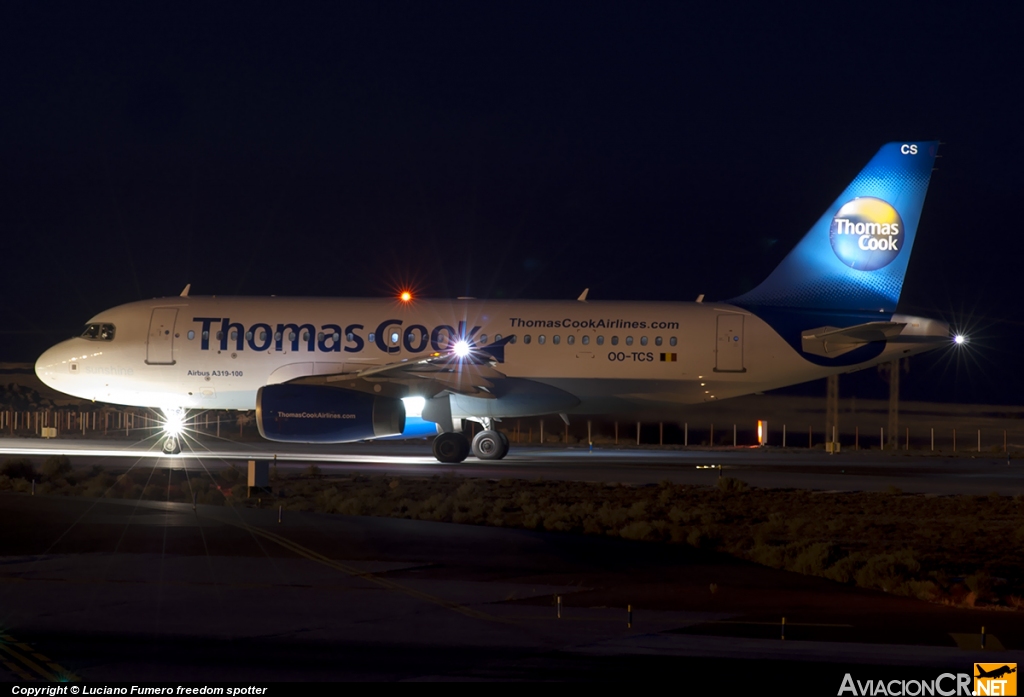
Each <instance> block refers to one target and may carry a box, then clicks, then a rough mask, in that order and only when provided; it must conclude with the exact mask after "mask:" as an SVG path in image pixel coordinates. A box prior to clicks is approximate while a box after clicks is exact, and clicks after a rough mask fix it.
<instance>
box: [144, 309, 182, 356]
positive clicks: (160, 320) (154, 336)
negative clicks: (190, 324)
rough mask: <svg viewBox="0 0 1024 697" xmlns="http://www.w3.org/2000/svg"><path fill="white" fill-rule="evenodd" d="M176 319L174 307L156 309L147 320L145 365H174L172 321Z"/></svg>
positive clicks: (176, 314)
mask: <svg viewBox="0 0 1024 697" xmlns="http://www.w3.org/2000/svg"><path fill="white" fill-rule="evenodd" d="M177 317H178V309H177V308H175V307H158V308H155V309H154V310H153V315H152V317H150V318H149V340H148V341H147V342H146V363H148V364H149V365H174V320H175V319H177Z"/></svg>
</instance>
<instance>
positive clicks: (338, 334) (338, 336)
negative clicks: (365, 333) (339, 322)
mask: <svg viewBox="0 0 1024 697" xmlns="http://www.w3.org/2000/svg"><path fill="white" fill-rule="evenodd" d="M332 336H333V337H334V340H335V341H341V334H340V333H338V332H334V334H333V335H332Z"/></svg>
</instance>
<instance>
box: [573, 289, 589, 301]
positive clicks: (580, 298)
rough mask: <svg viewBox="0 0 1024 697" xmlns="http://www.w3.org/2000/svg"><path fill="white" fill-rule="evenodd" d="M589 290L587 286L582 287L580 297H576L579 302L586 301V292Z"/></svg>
mask: <svg viewBox="0 0 1024 697" xmlns="http://www.w3.org/2000/svg"><path fill="white" fill-rule="evenodd" d="M589 292H590V289H589V288H584V289H583V292H582V293H580V297H578V298H576V299H577V300H579V301H580V302H581V303H585V302H587V293H589Z"/></svg>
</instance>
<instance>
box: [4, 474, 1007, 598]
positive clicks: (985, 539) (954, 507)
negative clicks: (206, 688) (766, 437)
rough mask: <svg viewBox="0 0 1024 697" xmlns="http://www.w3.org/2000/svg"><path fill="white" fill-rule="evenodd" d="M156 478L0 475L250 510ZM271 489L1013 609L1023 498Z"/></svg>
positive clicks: (449, 486)
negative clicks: (726, 557)
mask: <svg viewBox="0 0 1024 697" xmlns="http://www.w3.org/2000/svg"><path fill="white" fill-rule="evenodd" d="M168 476H169V474H168V471H167V470H151V469H146V470H142V469H136V470H134V471H130V472H127V473H125V474H121V475H118V476H115V475H113V474H111V473H109V472H106V471H104V470H101V469H99V468H94V469H93V470H91V471H89V472H74V471H73V470H72V468H71V466H70V463H69V462H68V461H67V458H64V457H63V456H58V457H51V458H48V459H47V460H46V461H45V462H44V463H43V464H42V466H41V468H40V469H39V470H36V469H35V466H34V464H33V463H32V462H31V461H28V460H25V459H18V460H8V461H6V462H5V463H4V464H3V465H2V466H0V491H10V490H13V491H18V492H27V491H29V489H30V487H31V480H32V479H36V480H37V484H36V493H38V494H64V495H81V496H93V497H108V498H133V499H134V498H145V499H154V500H172V501H191V500H192V497H193V495H194V496H195V497H196V499H197V500H198V502H199V503H209V504H224V503H228V504H233V505H254V504H255V501H254V500H248V499H246V487H245V484H244V474H243V472H242V471H241V470H239V469H237V468H234V467H231V468H228V469H227V470H224V471H222V472H220V473H218V478H217V480H216V481H214V480H213V479H211V478H210V476H209V475H203V476H201V477H198V476H195V475H193V476H192V477H191V479H189V480H186V479H185V478H184V476H183V475H182V474H181V473H180V472H179V473H173V474H172V475H171V476H172V477H173V479H172V480H170V481H169V480H168ZM272 478H273V480H274V481H273V482H272V484H273V486H272V489H273V495H268V494H267V493H262V494H260V496H261V497H262V499H263V505H278V504H280V505H282V506H284V508H286V509H288V510H301V511H317V512H322V513H337V514H342V515H370V516H391V517H398V518H411V519H417V520H432V521H442V522H454V523H467V524H472V525H493V526H498V527H515V528H525V529H529V530H542V531H555V532H564V533H576V534H588V535H610V536H616V537H622V538H626V539H632V540H641V541H648V542H652V543H669V544H686V545H691V546H694V547H698V548H701V549H707V550H717V551H721V552H725V553H728V554H732V555H735V556H737V557H741V558H743V559H748V560H751V561H754V562H757V563H760V564H765V565H767V566H771V567H775V568H779V569H787V570H789V571H795V572H798V573H804V574H812V575H815V576H822V577H825V578H829V579H832V580H834V581H837V582H840V583H852V584H856V585H859V586H863V587H866V588H876V589H881V590H884V591H887V592H890V593H897V594H903V595H912V596H915V597H918V598H922V599H925V600H930V601H934V602H944V603H950V604H956V605H968V606H975V605H977V606H982V605H989V606H1002V607H1010V608H1015V609H1021V608H1022V601H1021V596H1022V595H1024V558H1022V555H1021V551H1022V549H1024V499H1022V498H1021V497H1014V498H1010V497H1006V496H998V495H996V494H992V495H990V496H943V497H929V496H923V495H905V494H902V493H901V492H899V491H898V490H891V491H889V492H887V493H864V492H858V493H815V492H810V491H799V490H776V489H752V488H749V487H748V486H747V485H746V484H744V483H743V482H741V481H738V480H735V479H731V478H729V477H725V478H722V479H720V480H718V486H717V487H713V488H712V487H694V486H682V485H675V484H670V483H667V482H663V483H661V484H658V485H650V486H641V487H633V486H624V485H610V484H595V483H586V482H561V481H541V480H538V481H532V482H530V481H524V480H513V479H502V480H500V481H495V480H485V479H469V478H464V477H455V476H444V477H441V476H435V477H431V478H409V477H388V476H380V477H369V476H362V475H357V476H347V477H334V476H331V477H326V476H322V475H321V474H320V472H319V470H318V469H317V468H316V467H315V466H313V467H310V468H309V470H307V471H306V472H305V473H304V474H303V475H301V476H298V475H297V476H293V477H288V478H277V477H276V476H274V477H272Z"/></svg>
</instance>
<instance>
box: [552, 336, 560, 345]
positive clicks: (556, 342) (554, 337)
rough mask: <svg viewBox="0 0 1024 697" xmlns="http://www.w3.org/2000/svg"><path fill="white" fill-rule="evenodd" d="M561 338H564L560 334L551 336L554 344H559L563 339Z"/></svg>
mask: <svg viewBox="0 0 1024 697" xmlns="http://www.w3.org/2000/svg"><path fill="white" fill-rule="evenodd" d="M561 340H562V339H561V337H559V336H558V334H555V335H554V336H553V337H551V343H552V344H556V345H557V344H558V342H559V341H561Z"/></svg>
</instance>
